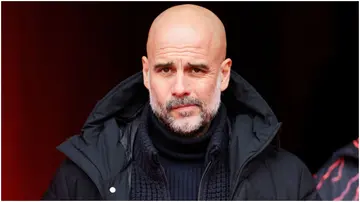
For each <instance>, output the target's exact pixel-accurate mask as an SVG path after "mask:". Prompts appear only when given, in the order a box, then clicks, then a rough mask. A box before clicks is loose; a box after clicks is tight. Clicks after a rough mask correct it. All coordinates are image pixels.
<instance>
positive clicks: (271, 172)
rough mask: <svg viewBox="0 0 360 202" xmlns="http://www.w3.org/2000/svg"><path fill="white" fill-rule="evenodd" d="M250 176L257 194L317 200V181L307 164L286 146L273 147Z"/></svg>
mask: <svg viewBox="0 0 360 202" xmlns="http://www.w3.org/2000/svg"><path fill="white" fill-rule="evenodd" d="M256 167H257V168H256V172H255V173H254V174H253V175H251V176H249V177H251V178H250V179H249V182H250V184H251V187H252V188H253V189H255V190H257V192H256V195H257V196H260V197H262V198H264V199H266V198H273V199H275V200H318V199H320V198H319V196H318V194H317V192H316V189H315V183H314V180H313V178H312V175H311V173H310V171H309V170H308V168H307V166H306V165H305V164H304V163H303V162H302V161H301V160H300V159H299V158H298V157H297V156H295V155H294V154H292V153H290V152H288V151H286V150H284V149H274V148H270V149H269V150H268V151H267V152H266V153H265V154H263V155H262V156H261V157H260V159H258V160H257V163H256Z"/></svg>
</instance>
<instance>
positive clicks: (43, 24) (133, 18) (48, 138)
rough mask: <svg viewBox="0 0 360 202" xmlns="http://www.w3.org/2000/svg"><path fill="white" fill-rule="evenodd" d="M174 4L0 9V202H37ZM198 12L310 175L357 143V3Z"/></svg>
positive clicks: (226, 6)
mask: <svg viewBox="0 0 360 202" xmlns="http://www.w3.org/2000/svg"><path fill="white" fill-rule="evenodd" d="M175 4H176V3H175V2H152V3H150V2H147V3H144V2H142V3H136V2H107V3H99V2H91V3H89V2H87V3H85V2H81V3H80V2H76V3H74V2H72V3H70V2H56V3H55V2H53V3H51V2H45V3H43V2H32V3H30V2H2V3H1V11H2V22H1V23H2V25H1V26H2V27H1V28H2V64H1V65H2V70H1V71H2V106H1V107H2V137H1V138H2V139H1V140H2V145H1V146H2V155H1V157H2V175H1V177H2V181H1V183H2V190H1V191H2V192H1V193H2V200H38V199H40V198H41V196H42V194H43V193H44V191H45V190H46V189H47V186H48V184H49V182H50V180H51V178H52V176H53V174H54V172H55V170H56V168H57V167H58V166H59V163H60V162H61V161H62V159H63V158H64V156H63V155H62V154H61V153H60V152H58V151H57V150H56V148H55V147H56V146H57V145H59V144H60V143H61V142H63V141H64V140H65V139H66V138H68V137H70V136H71V135H74V134H76V133H78V132H79V131H80V129H81V127H82V124H83V122H84V121H85V119H86V117H87V115H88V114H89V113H90V111H91V109H92V107H93V106H94V105H95V103H96V102H97V100H99V99H101V98H102V96H104V95H105V94H106V92H107V91H109V90H110V89H111V88H112V87H113V86H115V85H116V84H117V83H118V82H120V81H121V80H123V79H124V78H126V77H128V76H130V75H131V74H133V73H135V72H137V71H140V70H141V56H142V55H144V54H145V43H146V37H147V31H148V29H149V27H150V25H151V22H152V20H153V19H154V18H155V17H156V16H157V15H158V14H159V13H160V12H161V11H162V10H164V9H165V8H167V7H169V6H171V5H175ZM198 4H200V5H204V6H205V7H207V8H209V9H211V10H213V11H214V12H215V13H216V14H217V15H218V16H219V17H220V18H221V19H222V20H223V22H224V24H225V27H226V29H227V33H228V43H229V45H228V46H229V47H228V54H229V56H230V57H231V58H232V59H233V61H234V67H233V69H234V70H235V71H237V72H239V73H240V74H241V75H243V77H245V78H246V79H247V80H248V81H249V82H250V83H251V84H253V85H254V86H255V88H257V89H258V91H259V92H260V94H262V95H263V97H264V98H265V99H266V100H267V101H268V102H269V104H270V106H271V107H272V108H273V109H274V111H275V113H276V114H277V115H278V118H279V119H280V120H281V121H283V122H284V128H283V134H282V136H281V141H282V145H283V147H284V148H286V149H288V150H289V151H291V152H293V153H295V154H296V155H298V156H299V157H300V158H301V159H302V160H303V161H304V162H305V163H306V164H307V165H308V167H309V168H310V170H311V171H312V172H315V171H316V170H317V169H318V168H319V166H320V165H321V164H322V163H324V162H325V160H326V159H327V158H328V157H329V156H330V155H331V153H332V152H333V151H334V150H335V149H336V148H338V147H340V146H342V145H343V144H345V143H347V142H349V141H351V140H352V139H355V138H356V137H357V136H358V131H357V130H358V127H357V124H358V117H357V112H358V110H357V107H358V97H357V93H358V83H357V79H358V78H357V76H358V72H357V71H358V2H351V3H349V2H348V3H336V2H331V3H326V2H322V3H319V2H307V3H306V2H292V3H289V2H288V3H270V2H267V3H261V2H252V3H250V2H242V3H240V2H237V3H235V2H234V3H217V2H201V3H198ZM333 135H335V137H332V136H333ZM325 141H328V142H327V143H325Z"/></svg>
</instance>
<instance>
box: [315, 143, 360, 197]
mask: <svg viewBox="0 0 360 202" xmlns="http://www.w3.org/2000/svg"><path fill="white" fill-rule="evenodd" d="M314 177H315V180H316V182H317V186H316V189H317V190H318V192H319V195H320V196H321V198H322V199H323V200H326V201H332V200H334V201H342V200H346V201H348V200H353V201H357V200H359V139H357V140H354V141H353V142H352V143H350V144H348V145H346V146H344V147H343V148H341V149H339V150H337V151H336V152H334V154H333V156H332V157H331V158H330V159H329V160H328V162H326V163H325V165H324V166H323V167H322V168H321V169H320V170H319V171H318V172H317V173H316V174H315V175H314Z"/></svg>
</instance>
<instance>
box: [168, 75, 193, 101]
mask: <svg viewBox="0 0 360 202" xmlns="http://www.w3.org/2000/svg"><path fill="white" fill-rule="evenodd" d="M188 95H190V92H189V90H188V87H187V85H186V83H185V77H184V75H183V74H181V73H179V74H178V75H176V78H175V83H174V86H173V88H172V96H174V97H184V96H188Z"/></svg>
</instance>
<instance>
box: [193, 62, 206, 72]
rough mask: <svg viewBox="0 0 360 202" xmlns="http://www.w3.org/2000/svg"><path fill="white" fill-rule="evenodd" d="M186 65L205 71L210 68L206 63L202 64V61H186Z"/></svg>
mask: <svg viewBox="0 0 360 202" xmlns="http://www.w3.org/2000/svg"><path fill="white" fill-rule="evenodd" d="M188 66H189V67H191V68H199V69H202V70H206V71H207V70H209V69H210V68H209V67H208V66H207V65H206V64H203V63H195V64H192V63H190V62H188Z"/></svg>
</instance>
